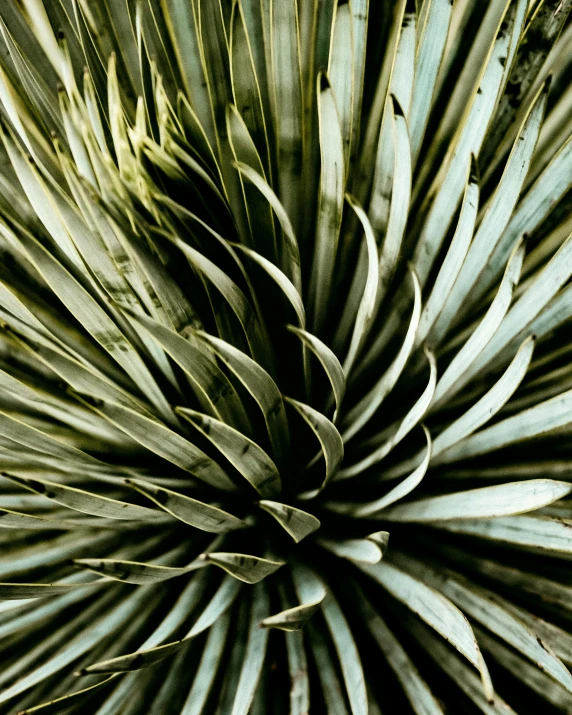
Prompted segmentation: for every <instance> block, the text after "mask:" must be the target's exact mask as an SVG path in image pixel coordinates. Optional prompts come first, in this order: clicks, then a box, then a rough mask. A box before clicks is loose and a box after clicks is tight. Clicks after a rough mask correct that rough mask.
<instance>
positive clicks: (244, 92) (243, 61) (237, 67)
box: [229, 1, 271, 174]
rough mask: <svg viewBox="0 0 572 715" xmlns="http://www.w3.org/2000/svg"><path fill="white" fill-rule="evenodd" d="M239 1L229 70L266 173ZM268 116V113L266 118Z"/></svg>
mask: <svg viewBox="0 0 572 715" xmlns="http://www.w3.org/2000/svg"><path fill="white" fill-rule="evenodd" d="M250 31H251V29H250V28H249V26H248V23H247V18H246V16H245V13H244V10H243V7H242V3H241V2H238V1H237V2H233V7H232V18H231V30H230V47H229V54H230V74H231V82H232V92H233V95H234V101H235V103H236V106H237V108H238V111H239V112H240V114H241V116H242V117H243V119H244V122H245V124H246V126H247V127H248V131H249V132H250V135H251V136H252V139H253V141H254V143H255V145H256V148H257V149H258V152H259V154H260V156H261V157H263V161H264V165H265V169H266V171H267V172H268V173H269V174H270V173H271V172H270V146H269V142H268V134H267V127H266V117H265V116H264V108H263V105H262V97H261V92H260V83H259V79H258V76H257V73H256V66H255V62H254V56H253V50H252V43H253V41H254V43H255V44H256V43H257V42H258V38H257V37H254V38H252V39H251V37H250ZM268 119H270V117H269V118H268Z"/></svg>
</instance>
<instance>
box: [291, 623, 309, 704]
mask: <svg viewBox="0 0 572 715" xmlns="http://www.w3.org/2000/svg"><path fill="white" fill-rule="evenodd" d="M285 640H286V651H287V654H288V669H289V671H290V683H291V687H290V715H305V714H306V713H308V712H309V709H310V682H309V678H308V660H307V658H306V650H305V647H304V639H303V635H302V633H299V632H290V633H286V635H285Z"/></svg>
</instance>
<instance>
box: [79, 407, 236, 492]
mask: <svg viewBox="0 0 572 715" xmlns="http://www.w3.org/2000/svg"><path fill="white" fill-rule="evenodd" d="M80 399H82V400H83V401H84V402H85V403H86V404H88V405H89V406H90V407H92V409H93V410H95V412H97V413H98V414H100V415H101V416H102V417H105V418H106V419H108V420H109V421H110V422H112V423H113V424H114V425H116V426H117V427H118V428H119V429H120V430H122V431H123V432H125V433H126V434H128V435H129V436H130V437H132V438H133V439H134V440H135V441H136V442H138V443H139V444H141V445H142V446H143V447H145V448H146V449H148V450H150V451H151V452H153V453H155V454H158V455H159V456H160V457H163V459H166V460H167V461H169V462H171V463H172V464H176V465H177V466H178V467H180V468H181V469H184V470H185V471H187V472H190V473H191V474H193V476H195V477H196V478H197V479H200V480H202V481H204V482H206V483H207V484H210V485H212V486H216V487H217V488H219V489H223V490H225V491H229V490H230V491H234V490H236V487H235V485H234V483H233V482H232V481H231V480H230V478H229V477H228V476H227V475H226V474H225V472H224V471H223V470H222V469H221V467H219V465H218V464H217V463H216V462H215V461H214V460H212V459H211V458H210V457H208V456H207V455H206V454H205V453H204V452H202V451H201V450H200V449H199V448H198V447H195V445H194V444H192V442H189V441H188V440H186V439H185V438H184V437H181V435H179V434H177V433H176V432H173V431H172V430H170V429H169V428H168V427H165V425H163V424H161V423H160V422H158V421H157V420H151V419H149V418H147V417H144V416H143V415H140V414H138V413H137V412H134V411H133V410H130V409H128V408H126V407H123V406H122V405H118V404H114V403H113V402H104V401H103V400H97V401H93V400H91V401H90V400H89V399H88V398H86V397H85V396H82V397H81V398H80Z"/></svg>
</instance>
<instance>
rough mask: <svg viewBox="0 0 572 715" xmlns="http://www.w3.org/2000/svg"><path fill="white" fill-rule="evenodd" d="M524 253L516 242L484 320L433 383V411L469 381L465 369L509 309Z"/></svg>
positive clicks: (493, 332)
mask: <svg viewBox="0 0 572 715" xmlns="http://www.w3.org/2000/svg"><path fill="white" fill-rule="evenodd" d="M524 252H525V245H524V241H522V240H520V241H519V242H518V243H517V245H516V246H515V247H514V250H513V252H512V255H511V257H510V260H509V261H508V264H507V266H506V270H505V273H504V276H503V279H502V282H501V284H500V286H499V289H498V291H497V293H496V295H495V298H494V300H493V302H492V303H491V305H490V307H489V309H488V310H487V312H486V314H485V316H484V318H483V319H482V320H481V322H480V323H479V325H478V326H477V328H476V329H475V330H474V331H473V333H472V335H471V336H470V338H469V339H468V340H467V342H466V343H465V344H464V345H463V347H462V348H461V349H460V350H459V352H458V353H457V354H456V355H455V357H454V358H453V359H452V360H451V362H450V363H449V366H448V367H447V369H446V370H445V372H444V373H443V375H442V377H441V379H440V380H439V382H438V383H437V387H436V389H435V397H434V400H433V408H434V409H435V408H437V406H440V405H442V404H443V403H444V402H445V400H446V399H447V398H451V397H452V396H453V395H455V394H457V393H458V392H459V390H460V389H461V388H462V387H463V386H464V385H465V384H466V383H467V382H468V381H469V379H470V376H471V372H470V371H469V368H470V367H471V365H472V364H473V363H474V362H475V361H476V359H477V357H478V356H479V355H480V354H481V352H482V351H483V350H484V348H485V347H486V346H487V345H488V343H489V342H490V341H491V339H492V337H493V335H494V334H495V333H496V331H497V329H498V327H499V325H500V324H501V322H502V321H503V319H504V317H505V315H506V313H507V311H508V309H509V307H510V304H511V301H512V296H513V293H514V289H515V287H516V284H517V282H518V278H519V276H520V271H521V268H522V262H523V260H524Z"/></svg>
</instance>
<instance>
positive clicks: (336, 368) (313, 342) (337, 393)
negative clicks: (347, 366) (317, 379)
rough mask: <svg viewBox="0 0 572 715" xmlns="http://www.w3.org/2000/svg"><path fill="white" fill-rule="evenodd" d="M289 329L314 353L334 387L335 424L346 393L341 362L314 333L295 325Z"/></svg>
mask: <svg viewBox="0 0 572 715" xmlns="http://www.w3.org/2000/svg"><path fill="white" fill-rule="evenodd" d="M287 328H288V330H289V331H290V332H291V333H294V335H297V336H298V337H299V338H300V340H301V341H302V343H303V344H304V345H305V346H306V347H307V348H308V349H309V350H311V351H312V353H313V354H314V355H315V356H316V357H317V358H318V360H319V361H320V364H321V365H322V367H323V368H324V372H325V373H326V376H327V378H328V380H329V382H330V385H331V386H332V392H333V394H334V399H335V403H336V409H335V412H334V416H333V417H332V422H334V423H335V422H336V417H337V416H338V414H339V411H340V406H341V404H342V400H343V397H344V393H345V391H346V379H345V376H344V371H343V368H342V366H341V365H340V361H339V360H338V358H337V357H336V355H335V354H334V353H333V352H332V351H331V350H330V348H329V347H328V346H327V345H326V344H325V343H323V342H322V341H321V340H320V339H319V338H317V337H316V336H315V335H312V333H308V332H307V331H306V330H302V329H301V328H297V327H296V326H295V325H288V326H287Z"/></svg>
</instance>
